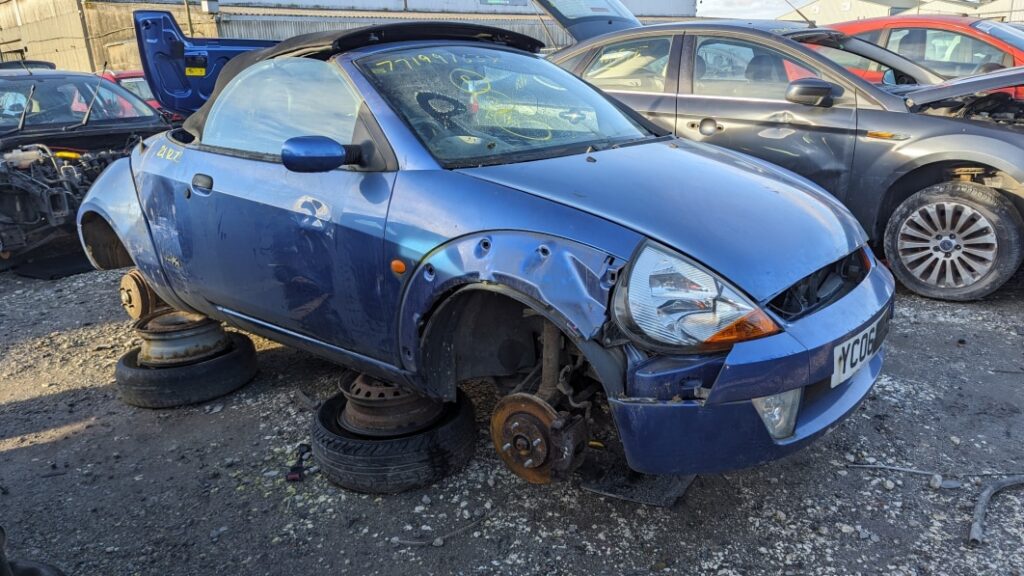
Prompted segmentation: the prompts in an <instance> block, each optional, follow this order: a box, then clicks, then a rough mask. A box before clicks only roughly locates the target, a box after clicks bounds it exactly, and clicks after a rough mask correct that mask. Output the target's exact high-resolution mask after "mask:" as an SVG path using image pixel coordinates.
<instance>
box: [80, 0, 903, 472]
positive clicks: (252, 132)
mask: <svg viewBox="0 0 1024 576" xmlns="http://www.w3.org/2000/svg"><path fill="white" fill-rule="evenodd" d="M135 19H136V26H137V30H138V37H139V44H140V48H141V50H142V53H143V60H144V67H145V70H146V75H147V78H148V79H149V81H150V83H151V84H152V85H153V88H154V92H156V94H157V97H158V98H159V99H160V101H161V103H162V104H163V105H164V106H167V107H168V108H170V109H174V110H178V111H182V112H188V111H192V110H196V112H195V113H194V114H193V115H192V116H191V117H190V118H189V120H188V121H187V122H186V123H185V125H184V127H183V128H181V129H177V130H172V131H169V132H166V133H164V134H161V135H158V136H155V137H152V138H150V139H148V140H146V141H145V142H144V143H143V144H142V145H140V146H139V147H137V148H136V149H135V151H134V152H133V154H132V155H131V157H130V158H127V159H123V160H120V161H118V162H116V163H114V164H113V165H111V166H110V168H108V169H107V171H106V172H105V173H104V174H103V175H102V177H101V178H100V179H99V180H98V181H97V182H96V184H95V186H93V188H92V190H91V192H90V193H89V195H88V198H87V199H86V200H85V202H84V203H83V205H82V208H81V211H80V213H79V227H80V234H81V239H82V242H83V244H84V246H85V248H86V250H87V252H88V253H89V254H90V255H91V257H92V259H93V264H94V265H95V266H96V267H97V268H102V269H109V268H117V267H123V266H135V267H137V270H138V274H140V276H136V284H137V285H138V284H142V285H144V286H145V288H146V290H152V291H153V292H154V293H155V298H157V299H158V300H160V301H162V302H164V303H166V304H167V305H168V306H169V307H170V308H172V309H174V310H177V311H179V312H178V313H177V314H178V315H179V316H178V319H179V320H181V319H182V318H186V317H188V318H192V319H193V320H197V319H198V322H197V323H198V324H199V325H202V318H203V317H205V318H207V319H214V320H215V321H217V322H218V323H219V322H226V323H228V324H230V325H233V326H236V327H240V328H242V329H244V330H246V331H249V332H252V333H255V334H259V335H262V336H265V337H267V338H270V339H272V340H275V341H278V342H281V343H284V344H287V345H289V346H294V347H296V348H301V349H304V350H307V351H309V352H312V353H314V354H317V355H320V356H322V357H325V358H328V359H331V360H333V361H336V362H338V363H341V364H344V365H346V366H349V367H352V368H354V369H355V370H358V371H359V373H360V374H361V375H360V376H359V377H358V378H357V379H355V380H354V381H351V380H349V381H347V382H346V384H345V393H344V395H342V396H339V397H338V398H335V399H332V400H329V401H328V402H326V403H325V404H323V405H322V406H321V408H320V411H319V413H318V417H317V422H316V425H315V426H314V440H315V442H314V451H315V452H316V453H317V457H318V460H321V461H323V462H324V463H325V471H327V472H328V476H329V477H331V478H332V479H335V480H336V481H339V482H340V483H342V484H344V485H347V486H351V487H354V488H356V489H361V490H367V491H397V490H400V489H404V488H408V487H411V486H414V485H421V484H422V483H424V482H427V481H431V480H433V479H436V478H437V477H439V476H440V475H443V474H444V473H446V472H448V471H450V470H452V469H454V468H456V467H458V466H459V465H460V464H461V463H463V462H465V460H466V459H468V455H469V454H471V453H472V448H473V437H474V436H473V434H472V431H473V419H472V407H471V405H469V402H468V400H466V399H465V397H464V396H463V395H462V394H461V393H459V392H458V391H457V385H458V384H460V383H462V382H465V381H468V380H478V381H479V380H482V381H484V382H489V383H491V384H493V386H494V389H495V391H496V392H497V394H498V396H499V398H500V399H499V401H498V402H497V406H496V407H495V409H494V413H493V416H492V417H491V420H490V422H491V435H492V439H493V440H494V445H495V448H496V449H497V451H498V453H499V455H500V456H501V458H502V459H503V460H504V461H505V462H506V463H507V464H508V465H509V466H510V467H511V468H512V470H514V471H515V472H516V473H517V474H519V475H520V476H522V477H523V478H526V479H527V480H530V481H532V482H547V481H550V480H551V479H552V478H556V477H559V476H561V475H564V474H567V473H568V472H570V471H571V470H572V469H573V468H574V467H575V466H576V465H577V464H578V463H579V460H580V458H581V457H582V453H583V448H584V447H585V446H586V445H587V440H588V438H589V437H590V434H591V427H592V426H595V425H596V424H595V423H596V422H598V421H599V420H600V419H601V418H602V415H610V417H611V420H612V421H613V422H614V425H615V429H617V432H618V437H619V440H620V441H621V446H622V451H623V453H624V456H625V458H626V460H627V461H628V463H629V465H630V467H632V468H633V469H635V470H637V471H641V472H645V473H652V474H694V473H703V472H714V471H723V470H730V469H734V468H739V467H745V466H750V465H754V464H757V463H761V462H765V461H769V460H772V459H775V458H779V457H781V456H783V455H785V454H788V453H790V452H792V451H794V450H796V449H798V448H800V447H803V446H805V445H807V444H808V443H809V442H810V441H811V440H812V439H814V438H815V437H816V436H818V435H819V434H821V433H823V432H824V431H826V430H827V429H828V428H829V427H831V426H833V425H834V424H836V423H837V422H838V421H840V420H841V419H842V418H843V417H845V416H846V415H848V414H849V413H851V412H852V411H853V410H854V409H855V408H856V407H857V405H858V403H859V402H860V401H861V400H862V399H863V398H864V397H865V395H866V394H867V393H868V391H869V390H870V389H871V387H872V385H873V383H874V382H875V380H876V378H877V377H878V374H879V371H880V369H881V365H882V342H883V340H884V337H885V334H886V331H887V326H888V322H889V318H890V315H891V308H892V299H893V279H892V277H891V275H890V274H889V272H888V271H887V270H886V269H885V268H884V267H883V266H881V265H880V264H879V262H878V261H877V260H876V259H875V257H874V255H873V254H872V253H871V251H870V249H869V248H868V247H867V246H866V244H865V241H866V237H865V235H864V232H863V230H862V229H861V227H860V226H859V225H858V224H857V222H856V220H855V219H854V218H853V217H852V216H851V215H850V213H849V212H848V211H847V210H846V209H845V208H844V207H843V206H842V205H841V204H839V203H838V202H837V201H836V200H835V199H833V198H832V197H831V196H829V195H828V194H826V193H824V192H823V191H822V190H821V189H819V188H818V187H816V186H815V185H813V184H810V183H809V182H808V181H806V180H804V179H802V178H800V177H798V176H795V175H793V174H791V173H788V172H785V171H783V170H781V169H778V168H775V167H773V166H772V165H770V164H766V163H764V162H762V161H760V160H756V159H754V158H751V157H749V156H745V155H742V154H739V153H734V152H730V151H726V150H723V149H720V148H717V147H713V146H708V145H702V144H697V143H692V142H688V141H685V140H680V139H675V138H673V137H671V136H669V135H666V134H665V132H664V131H662V130H660V129H659V128H657V127H656V126H654V125H653V124H651V123H649V122H648V121H646V120H645V119H643V118H642V117H640V116H638V115H637V114H635V113H633V112H631V111H630V110H629V109H628V108H626V107H624V106H622V105H620V104H618V103H617V102H615V101H614V100H611V99H609V98H608V97H606V96H603V95H602V94H601V93H600V92H599V91H597V90H596V89H593V88H592V87H590V86H589V85H587V84H586V83H584V82H583V81H581V80H579V79H578V78H576V77H574V76H572V75H571V74H569V73H568V72H565V71H563V70H561V69H560V68H558V67H557V66H555V65H553V64H550V63H548V62H547V61H545V60H544V59H543V58H541V57H539V56H538V55H537V54H536V53H537V52H538V50H539V49H540V48H541V45H540V44H539V43H538V42H537V41H536V40H533V39H531V38H529V37H525V36H521V35H518V34H515V33H511V32H507V31H503V30H498V29H494V28H488V27H482V26H475V25H465V24H444V23H437V24H431V25H430V26H423V25H414V24H395V25H388V26H381V27H372V28H363V29H360V30H354V31H345V32H338V31H335V32H326V33H317V34H312V35H307V36H300V37H296V38H293V39H290V40H287V41H284V42H282V43H280V44H272V43H259V42H253V41H237V42H236V41H230V40H200V39H190V38H186V37H185V36H183V35H182V33H181V31H180V29H179V28H178V26H177V25H176V24H175V23H174V20H173V19H172V18H171V16H170V15H169V14H166V13H162V12H138V13H136V16H135ZM148 318H149V320H145V319H144V320H143V321H141V322H142V324H140V329H144V330H145V331H146V332H145V333H146V334H151V335H152V334H159V333H161V330H164V329H167V327H168V326H169V325H170V324H173V322H164V323H163V324H162V325H161V323H160V322H155V321H154V320H153V319H152V317H151V316H150V317H148ZM147 322H148V324H147ZM206 322H209V320H206ZM239 342H241V340H239V339H238V338H236V339H235V343H234V344H232V345H231V346H236V347H237V346H244V344H239ZM152 346H155V345H151V349H150V350H149V351H148V352H147V351H146V350H145V347H144V348H143V350H142V352H138V351H136V354H137V357H136V356H132V357H131V358H129V359H126V361H123V362H122V366H119V382H121V381H122V380H124V381H125V382H138V381H139V379H142V380H145V379H146V378H148V376H147V375H150V374H151V375H155V376H153V378H160V382H161V385H162V386H174V385H182V386H185V385H190V384H187V383H182V382H181V381H182V380H183V379H185V376H182V377H180V378H177V380H178V381H179V382H178V384H175V380H176V378H175V377H167V374H174V371H175V370H191V371H190V372H187V374H189V375H190V376H188V378H192V377H198V375H200V374H203V373H204V372H203V370H206V371H207V372H205V373H210V370H213V368H203V369H196V366H200V367H201V366H203V365H204V364H205V363H211V362H216V361H217V358H218V357H217V356H214V357H212V358H211V357H210V355H207V356H206V357H204V358H202V359H193V361H192V362H191V363H189V364H187V365H185V366H174V365H169V364H168V363H167V362H158V361H156V359H154V358H156V356H157V354H156V352H154V350H153V349H152ZM249 346H251V344H250V345H249ZM228 349H229V350H230V349H231V348H230V346H229V348H228ZM229 353H230V352H223V354H229ZM171 355H172V356H173V354H171ZM143 356H145V357H147V358H149V360H148V361H144V359H143ZM166 371H170V372H166ZM218 373H219V372H218ZM181 374H185V373H184V372H182V373H181ZM219 374H220V375H221V376H223V374H221V373H219ZM122 375H123V376H124V378H121V377H120V376H122ZM250 375H251V374H250ZM190 382H191V381H190ZM373 446H384V448H379V449H377V448H373Z"/></svg>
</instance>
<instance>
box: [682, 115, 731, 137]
mask: <svg viewBox="0 0 1024 576" xmlns="http://www.w3.org/2000/svg"><path fill="white" fill-rule="evenodd" d="M686 127H687V128H689V129H690V130H697V131H698V132H700V133H701V134H702V135H704V136H711V135H713V134H715V133H717V132H721V131H722V130H725V126H722V125H721V124H719V123H718V120H715V119H714V118H701V119H700V121H693V122H689V123H687V124H686Z"/></svg>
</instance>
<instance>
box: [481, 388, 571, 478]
mask: <svg viewBox="0 0 1024 576" xmlns="http://www.w3.org/2000/svg"><path fill="white" fill-rule="evenodd" d="M557 419H558V413H557V412H555V409H554V408H552V407H551V405H549V404H548V403H547V402H544V401H543V400H541V399H540V398H538V397H536V396H534V395H532V394H510V395H509V396H506V397H504V398H502V399H501V400H500V401H498V404H497V406H495V407H494V414H493V415H492V416H491V441H492V442H493V443H494V449H495V450H496V451H497V452H498V456H499V457H500V458H501V460H502V461H503V462H504V463H505V465H506V466H508V467H509V469H510V470H512V472H514V473H515V474H516V475H517V476H519V477H520V478H522V479H523V480H526V481H527V482H529V483H531V484H549V483H550V482H551V478H552V476H551V460H552V458H551V457H552V452H553V450H552V442H551V425H552V424H553V423H554V422H555V420H557Z"/></svg>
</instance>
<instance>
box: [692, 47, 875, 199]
mask: <svg viewBox="0 0 1024 576" xmlns="http://www.w3.org/2000/svg"><path fill="white" fill-rule="evenodd" d="M681 60H682V66H681V71H680V98H679V102H678V105H677V108H678V115H677V119H676V133H677V134H678V135H680V136H682V137H685V138H689V139H692V140H697V141H701V142H709V143H712V144H717V145H720V146H724V147H726V148H731V149H733V150H738V151H740V152H745V153H747V154H750V155H752V156H756V157H758V158H763V159H764V160H767V161H769V162H772V163H773V164H778V165H779V166H782V167H784V168H788V169H790V170H792V171H794V172H796V173H797V174H800V175H802V176H804V177H806V178H809V179H810V180H812V181H814V182H816V183H817V184H819V185H820V186H822V187H823V188H825V189H826V190H828V191H830V192H832V193H833V194H834V195H836V196H838V197H843V195H845V193H846V189H847V186H848V184H849V180H850V168H851V166H852V163H853V150H854V144H855V141H856V138H855V134H856V128H857V106H856V95H855V94H854V93H853V91H852V90H848V91H846V90H844V89H843V88H842V87H841V86H840V85H839V84H835V80H836V79H834V78H828V77H826V78H822V79H824V80H826V81H830V82H833V83H834V84H835V88H834V91H833V101H832V104H831V106H808V105H804V104H796V103H793V102H789V101H787V100H786V90H787V88H788V86H789V83H790V82H792V81H794V80H798V79H801V78H814V77H821V73H820V72H819V71H818V70H817V69H816V68H815V67H814V65H813V63H809V62H806V61H805V60H803V59H800V58H798V57H797V56H795V55H793V54H791V53H787V52H784V51H783V50H782V49H781V48H778V47H774V46H771V45H767V43H765V42H764V41H763V40H762V39H759V38H751V37H744V36H738V35H729V34H726V33H705V34H693V35H691V34H687V35H686V41H685V42H684V46H683V55H682V58H681Z"/></svg>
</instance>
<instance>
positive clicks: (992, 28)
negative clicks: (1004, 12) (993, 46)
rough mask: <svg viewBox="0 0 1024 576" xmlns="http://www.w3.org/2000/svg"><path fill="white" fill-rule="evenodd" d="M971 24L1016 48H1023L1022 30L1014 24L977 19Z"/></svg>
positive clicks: (1023, 36) (1023, 32)
mask: <svg viewBox="0 0 1024 576" xmlns="http://www.w3.org/2000/svg"><path fill="white" fill-rule="evenodd" d="M973 26H974V27H975V28H977V29H978V30H981V31H982V32H984V33H986V34H989V35H991V36H993V37H995V38H998V39H999V40H1002V41H1003V42H1006V43H1007V44H1009V45H1010V46H1013V47H1014V48H1016V49H1018V50H1024V30H1021V29H1020V28H1018V27H1016V26H1011V25H1010V24H1006V23H1003V22H993V21H992V20H979V21H977V22H975V23H974V24H973Z"/></svg>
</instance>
